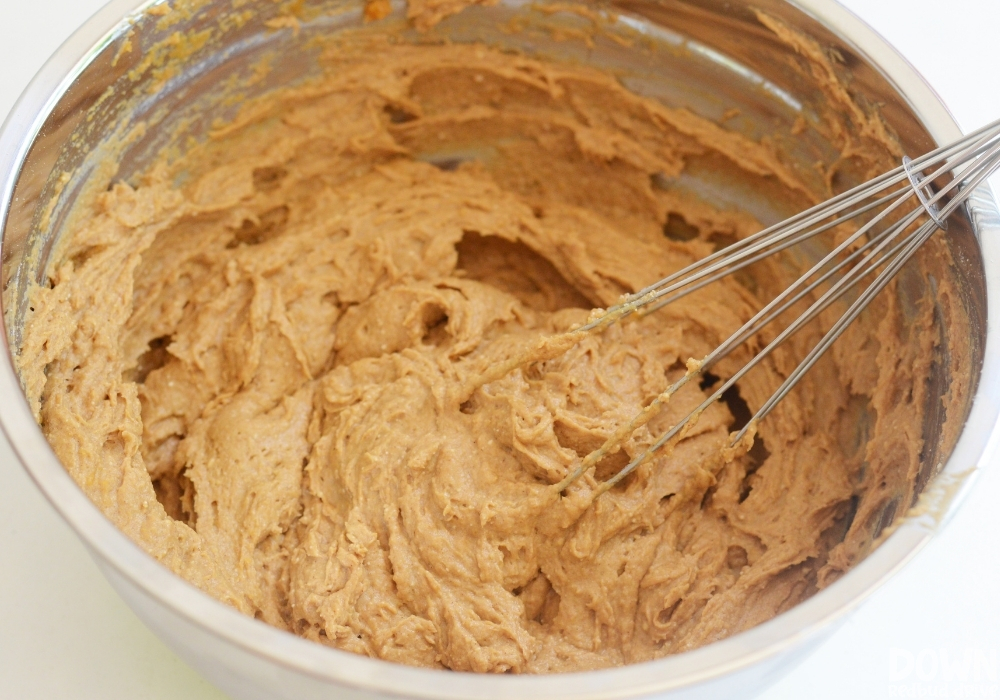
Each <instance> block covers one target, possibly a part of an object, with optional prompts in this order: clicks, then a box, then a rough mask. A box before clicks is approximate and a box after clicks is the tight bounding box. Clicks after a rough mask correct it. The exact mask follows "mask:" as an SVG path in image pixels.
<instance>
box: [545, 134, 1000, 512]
mask: <svg viewBox="0 0 1000 700" xmlns="http://www.w3.org/2000/svg"><path fill="white" fill-rule="evenodd" d="M998 168H1000V121H997V122H994V123H992V124H989V125H987V126H985V127H983V128H981V129H979V130H977V131H975V132H973V133H971V134H969V135H968V136H966V137H964V138H962V139H959V140H958V141H956V142H954V143H952V144H949V145H946V146H942V147H940V148H938V149H935V150H933V151H931V152H929V153H927V154H925V155H923V156H920V157H918V158H915V159H912V160H911V159H909V158H904V159H903V162H902V164H901V165H900V166H898V167H897V168H895V169H893V170H891V171H889V172H887V173H885V174H884V175H881V176H878V177H876V178H874V179H873V180H871V181H869V182H867V183H864V184H862V185H859V186H857V187H854V188H852V189H850V190H848V191H846V192H844V193H843V194H841V195H837V196H835V197H833V198H832V199H830V200H829V201H827V202H825V203H822V204H818V205H816V206H814V207H811V208H810V209H808V210H806V211H804V212H802V213H800V214H798V215H796V216H793V217H792V218H790V219H788V220H786V221H785V222H782V223H780V224H776V225H774V226H771V227H768V228H766V229H764V230H762V231H760V232H758V233H755V234H753V235H751V236H748V237H747V238H745V239H743V240H741V241H738V242H737V243H734V244H733V245H731V246H728V247H726V248H723V249H721V250H719V251H717V252H715V253H712V254H711V255H708V256H706V257H705V258H703V259H701V260H699V261H697V262H695V263H693V264H691V265H689V266H687V267H685V268H684V269H682V270H679V271H678V272H676V273H674V274H672V275H669V276H667V277H665V278H663V279H661V280H659V281H658V282H656V283H654V284H652V285H649V286H648V287H646V288H644V289H642V290H640V291H638V292H636V293H634V294H632V295H629V296H627V297H624V298H623V299H622V301H621V302H620V303H619V304H617V305H615V306H612V307H610V308H609V309H608V310H607V311H606V312H605V314H604V315H603V316H599V317H597V318H595V319H592V320H591V322H590V323H588V324H587V325H585V326H582V327H581V328H580V329H578V331H581V332H587V331H589V330H592V329H594V328H597V327H600V326H602V325H603V324H606V323H607V320H606V319H607V318H609V317H613V319H614V320H615V321H617V320H619V319H621V318H624V317H626V316H628V315H630V314H632V313H636V312H641V313H642V315H644V316H645V315H647V314H649V313H652V312H653V311H656V310H657V309H659V308H662V307H663V306H665V305H666V304H668V303H671V302H673V301H676V300H677V299H679V298H681V297H683V296H685V295H687V294H690V293H691V292H693V291H696V290H698V289H701V288H703V287H705V286H706V285H708V284H711V283H712V282H716V281H718V280H720V279H722V278H723V277H725V276H727V275H730V274H732V273H734V272H737V271H739V270H741V269H744V268H745V267H748V266H749V265H752V264H754V263H756V262H760V261H761V260H763V259H765V258H766V257H769V256H771V255H774V254H775V253H777V252H780V251H783V250H786V249H788V248H790V247H792V246H794V245H797V244H799V243H802V242H804V241H806V240H808V239H809V238H812V237H814V236H816V235H819V234H821V233H824V232H826V231H830V230H831V229H834V228H836V227H837V226H840V225H843V224H846V223H847V222H848V221H850V220H852V219H857V218H858V217H864V216H866V215H868V214H869V213H871V212H875V211H877V213H876V214H875V215H874V216H871V217H870V218H868V219H867V220H866V221H864V222H863V223H862V224H861V226H860V227H859V228H858V229H857V230H856V231H854V232H853V233H851V234H850V235H848V236H847V237H846V238H845V239H844V240H843V241H842V242H841V243H839V244H837V245H836V246H835V247H834V248H833V249H832V250H831V251H830V252H829V253H828V254H826V255H825V256H823V257H822V258H821V259H820V260H819V261H818V262H817V263H815V264H814V265H813V266H812V267H811V268H810V269H809V270H807V271H806V273H805V274H803V275H801V276H800V277H799V278H798V279H797V280H796V281H795V282H794V283H793V284H791V285H790V286H789V287H787V288H786V289H785V290H783V291H782V292H781V293H779V294H778V295H777V296H776V297H775V298H774V299H772V300H771V301H770V302H769V303H768V304H767V305H765V306H764V307H763V308H762V309H761V310H760V311H758V312H757V313H756V314H754V316H753V317H752V318H751V319H750V320H749V321H747V322H746V323H745V324H743V326H741V327H740V328H739V329H738V330H737V331H736V332H735V333H733V334H732V335H730V337H729V338H727V339H726V340H725V341H723V342H722V343H721V344H720V345H719V346H718V347H716V348H715V349H714V350H713V351H712V352H711V353H709V354H708V355H706V356H705V358H703V359H702V360H701V361H698V362H696V361H690V362H689V363H688V369H687V372H686V373H685V374H684V375H683V376H682V377H681V378H679V379H678V380H676V381H675V382H673V383H672V384H671V385H670V387H668V388H667V389H666V390H665V391H664V392H663V393H661V394H660V395H659V396H657V397H656V398H655V399H654V400H653V401H652V402H651V403H650V404H649V405H647V406H646V407H645V408H644V409H643V411H642V412H640V413H639V414H638V415H637V416H635V417H634V418H633V419H632V420H631V421H629V422H628V423H627V424H626V425H625V426H622V427H621V428H620V429H619V430H617V431H615V434H614V435H612V436H611V437H610V438H608V440H607V441H606V442H605V443H604V444H603V445H602V446H601V447H600V448H599V449H598V450H595V451H593V452H591V453H590V454H589V455H587V456H586V457H585V458H584V459H583V461H582V462H581V464H580V465H579V466H578V467H577V468H576V469H575V470H573V471H572V472H571V473H570V474H568V475H567V477H566V478H564V479H563V480H562V481H561V482H559V484H556V485H555V488H557V489H558V490H560V491H562V490H564V489H565V488H566V487H568V486H569V485H570V484H572V483H573V482H574V481H575V480H576V479H578V478H579V477H580V476H582V475H583V473H585V472H586V471H587V470H588V469H589V468H590V467H592V466H594V465H595V464H597V462H598V461H600V459H601V458H603V456H605V455H607V454H609V453H611V452H612V451H614V450H615V449H618V448H619V447H620V446H621V443H622V442H623V441H624V440H626V439H627V438H628V436H629V435H631V434H632V432H634V430H635V429H637V428H639V427H641V426H642V425H645V424H647V423H648V422H649V421H650V420H652V418H653V417H654V416H655V415H656V414H657V413H658V412H659V410H660V408H662V406H663V405H664V404H665V403H666V402H667V401H669V399H670V397H671V396H673V395H674V394H675V393H676V392H677V391H679V390H680V389H681V388H682V387H683V386H685V385H686V384H687V383H688V382H690V381H691V379H692V378H694V377H695V376H698V375H701V374H703V373H704V372H705V371H706V370H707V369H708V368H710V367H711V366H712V365H713V364H715V363H716V362H718V361H719V360H721V359H722V358H724V357H726V356H728V355H729V354H730V353H731V352H732V351H733V350H734V349H735V348H736V347H739V346H740V345H742V344H744V343H745V342H747V341H748V340H750V338H752V337H753V336H755V335H756V334H757V333H759V332H760V331H761V330H763V329H764V328H765V327H766V326H767V325H769V324H770V323H772V322H773V321H775V320H776V319H777V318H779V317H780V316H781V315H782V314H784V313H785V312H786V311H787V310H788V309H790V308H791V307H792V306H794V305H795V304H797V303H799V302H800V301H802V300H803V299H805V298H806V297H807V296H809V295H810V294H812V293H813V292H814V291H816V290H817V289H818V288H819V287H821V286H822V285H824V284H827V283H829V287H828V288H827V289H826V291H824V292H823V293H822V294H820V295H819V297H818V298H816V299H815V300H814V301H813V302H812V303H811V304H810V305H809V307H808V308H807V309H806V310H805V311H804V312H802V313H801V314H799V315H798V316H797V317H796V318H795V320H794V321H792V322H791V323H790V324H789V325H788V326H786V327H785V328H784V329H783V330H782V331H780V332H779V333H778V334H777V335H776V336H775V337H774V338H773V339H772V340H771V341H770V342H768V343H767V344H766V345H765V347H764V348H763V349H762V350H760V351H759V352H757V353H756V354H755V355H754V357H753V358H752V359H751V360H750V361H749V362H747V363H746V364H744V365H743V367H741V368H740V369H739V370H738V371H737V372H735V373H734V374H733V375H732V376H731V377H730V378H729V379H728V380H726V381H724V382H723V383H722V384H721V385H720V386H719V387H718V388H716V389H715V390H714V391H713V392H712V394H711V395H710V396H709V397H708V398H706V399H705V400H704V401H702V402H701V403H700V404H699V405H698V407H697V408H695V409H694V410H693V411H691V412H689V413H688V414H687V415H686V416H685V417H684V418H682V419H681V420H680V421H678V422H677V423H675V424H674V425H673V426H672V427H671V428H670V429H669V430H667V431H666V432H665V433H664V434H663V435H661V436H660V437H659V438H658V439H657V440H656V441H654V442H653V443H652V444H651V445H650V446H649V447H647V448H646V449H645V450H643V451H642V453H640V454H639V455H638V456H636V457H635V458H633V459H632V460H631V461H630V462H629V463H628V464H627V465H626V466H625V467H624V468H622V469H621V470H619V472H618V473H617V474H615V475H614V476H613V477H611V478H610V479H608V480H606V481H604V482H603V483H602V484H601V485H600V486H599V487H598V488H597V489H596V490H595V492H594V493H593V496H592V497H593V498H596V497H597V496H599V495H600V494H601V493H604V492H605V491H607V490H608V489H610V488H612V487H613V486H614V485H615V484H617V483H619V482H620V481H621V480H622V479H624V478H626V477H627V476H628V475H629V474H631V473H632V472H633V471H634V470H635V469H637V468H638V467H639V466H640V465H641V464H643V463H644V462H646V461H647V460H648V459H649V458H650V457H651V456H652V455H653V454H654V453H656V452H657V451H659V450H660V449H662V448H663V447H664V446H665V445H667V444H668V443H671V442H674V443H676V442H677V441H679V440H681V439H683V437H684V435H685V433H686V432H687V430H688V428H689V427H690V426H691V425H692V424H693V423H694V422H696V421H697V420H698V418H699V417H700V415H701V414H702V413H703V412H704V411H705V410H706V409H707V408H708V407H709V406H711V405H712V404H713V403H714V402H716V401H718V400H719V399H720V398H721V397H722V395H723V394H724V393H725V392H726V391H727V390H729V389H730V388H731V387H733V386H735V385H736V383H737V382H739V381H740V379H742V378H743V377H744V376H746V374H747V373H748V372H750V371H751V370H752V369H753V368H754V367H756V366H757V365H759V364H760V362H762V361H763V360H764V358H766V357H767V356H768V355H770V354H771V353H772V352H773V351H774V350H775V349H776V348H777V347H779V346H780V345H782V344H783V343H784V342H785V341H786V340H788V339H789V338H790V337H791V336H792V335H793V334H794V333H796V332H797V331H799V330H800V329H801V328H802V327H804V326H805V325H806V324H807V323H809V322H810V321H811V320H813V319H815V318H816V317H817V316H818V315H819V314H820V313H822V312H823V311H824V310H825V309H827V308H828V307H829V306H830V305H831V304H833V303H834V302H836V301H837V300H839V299H841V298H842V297H843V296H844V295H845V294H847V293H848V292H849V291H850V290H851V289H853V288H854V287H855V286H857V284H859V283H860V282H861V280H863V279H865V278H867V277H870V276H871V275H872V274H874V273H875V272H876V271H878V270H879V269H881V272H879V273H878V274H877V275H875V278H874V279H873V280H872V281H871V282H870V283H869V284H868V286H867V287H866V288H865V289H864V290H863V291H861V292H860V293H859V294H858V296H857V297H856V298H855V299H854V301H853V302H852V303H851V304H850V305H849V306H848V308H847V310H846V311H845V312H844V313H843V314H842V315H841V316H840V318H839V319H837V321H836V322H834V324H833V325H832V326H831V327H830V329H829V330H828V331H826V333H824V335H823V337H822V338H821V339H820V341H819V342H818V343H817V344H816V345H815V346H814V347H813V348H812V349H811V350H810V351H809V353H807V355H806V357H805V358H803V359H802V361H801V362H800V363H799V364H798V366H797V367H796V368H795V370H793V371H792V373H791V374H789V376H788V377H787V378H786V379H785V380H784V381H783V382H782V384H781V385H780V386H779V387H778V389H777V390H776V391H775V392H774V393H773V394H772V395H771V396H770V398H768V400H767V401H765V402H764V404H763V405H761V407H760V408H759V409H758V410H757V412H756V413H755V414H754V415H753V416H752V417H751V419H750V421H749V422H748V423H747V424H746V425H744V426H743V427H742V428H741V429H740V430H739V431H737V432H736V433H735V434H734V436H733V437H732V440H731V442H730V447H731V448H734V447H736V446H737V445H739V444H740V443H741V442H742V441H745V438H746V436H747V434H748V433H750V431H754V432H756V426H757V424H758V423H759V422H760V421H761V420H763V418H764V417H766V416H767V415H768V414H769V413H770V412H771V411H772V410H773V409H774V408H775V406H777V404H778V403H779V402H780V401H781V400H782V399H783V398H784V397H785V396H787V394H788V393H789V392H790V391H791V390H792V389H793V388H794V386H795V385H796V384H797V383H798V382H799V381H800V380H801V378H802V376H803V375H804V374H805V373H806V372H808V371H809V369H810V368H812V366H813V365H815V363H816V362H817V361H818V360H819V358H820V356H822V355H823V354H824V353H825V352H826V351H827V350H828V349H829V348H830V347H831V346H832V345H833V343H834V342H835V341H836V340H837V339H838V338H839V337H840V336H841V335H842V334H843V333H844V331H845V330H846V329H847V327H848V326H849V325H850V324H851V323H852V322H853V321H854V320H855V319H856V318H857V317H858V316H859V315H860V314H861V313H862V312H863V311H864V309H865V308H867V306H868V305H869V304H870V303H871V301H872V300H873V299H874V298H875V297H876V296H877V295H878V294H879V293H880V292H881V291H882V290H883V289H884V288H885V287H886V286H887V285H888V284H889V282H890V281H891V280H892V279H893V278H894V277H895V275H896V274H898V272H899V270H900V269H901V268H902V267H903V265H905V264H906V262H907V261H909V260H910V259H911V258H912V256H913V255H914V254H915V253H916V252H917V250H919V249H920V247H921V246H922V245H923V244H924V243H925V242H926V241H927V240H928V239H929V238H930V237H931V236H932V235H933V234H934V233H935V232H936V231H937V230H938V229H939V228H940V229H945V228H946V225H947V219H948V217H949V216H951V214H952V213H954V212H955V211H956V210H957V208H958V207H959V206H961V205H962V204H963V203H964V202H965V200H966V199H968V197H969V196H970V194H971V193H972V191H974V190H975V189H976V188H977V187H978V186H979V185H980V184H981V183H982V182H983V181H984V180H985V179H986V178H987V177H989V176H990V175H991V174H993V173H994V172H995V171H996V170H997V169H998ZM927 170H932V171H931V172H930V173H929V174H927V175H924V172H925V171H927ZM949 173H950V174H951V179H950V180H949V181H948V182H946V183H944V184H943V185H940V186H937V185H936V181H937V180H938V179H939V178H941V177H942V176H945V175H946V174H949ZM934 187H937V189H936V190H935V189H934ZM887 190H888V192H887ZM914 198H915V199H916V205H915V206H913V208H912V209H911V210H910V211H908V212H905V213H903V212H902V211H901V210H902V209H903V208H904V206H905V205H906V204H907V203H908V202H909V203H912V202H913V199H914ZM880 207H883V208H881V209H879V208H880ZM896 212H899V213H898V214H897V213H896ZM925 217H926V220H925V221H924V222H923V223H922V224H920V225H918V226H917V227H916V228H915V229H913V230H910V229H911V227H913V226H914V225H915V224H917V222H918V221H919V220H920V219H921V218H925ZM883 224H885V226H884V227H883V228H882V229H881V230H879V227H880V226H881V225H883ZM908 230H909V231H910V232H909V233H906V235H903V234H904V233H905V232H907V231H908ZM862 238H865V240H864V242H861V241H862ZM838 273H841V274H840V277H839V279H836V280H835V281H831V280H832V279H833V278H834V276H835V275H837V274H838ZM751 434H752V433H751Z"/></svg>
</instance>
